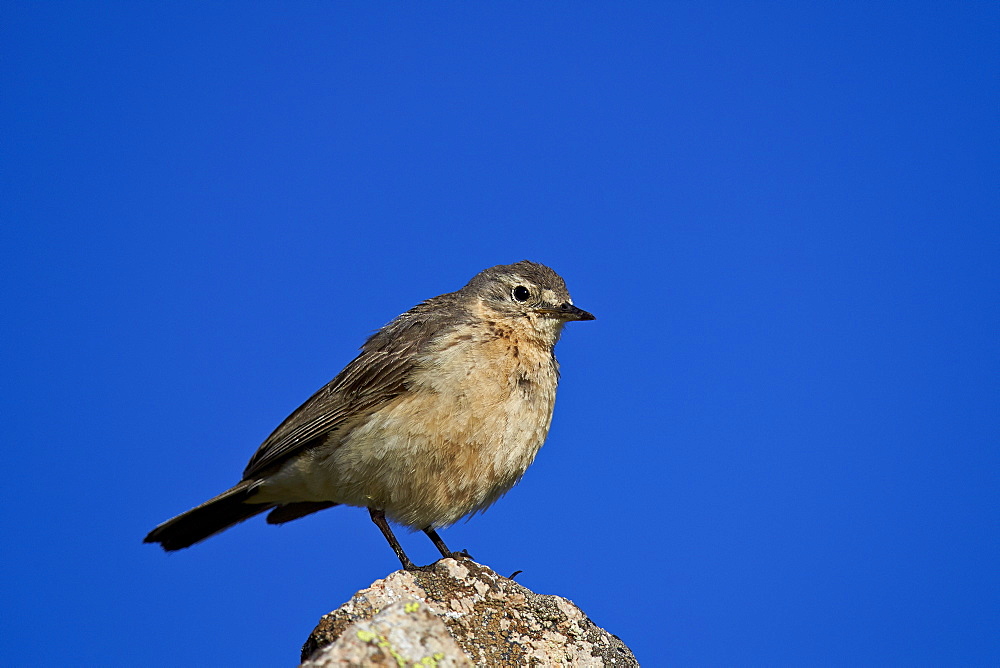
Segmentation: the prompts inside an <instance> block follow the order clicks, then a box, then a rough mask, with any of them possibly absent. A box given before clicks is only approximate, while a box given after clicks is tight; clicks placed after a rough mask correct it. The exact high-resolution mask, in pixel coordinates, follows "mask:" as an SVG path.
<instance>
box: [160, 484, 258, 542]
mask: <svg viewBox="0 0 1000 668" xmlns="http://www.w3.org/2000/svg"><path fill="white" fill-rule="evenodd" d="M253 487H254V482H253V481H243V482H241V483H240V484H238V485H236V486H235V487H233V488H232V489H228V490H226V491H225V492H223V493H222V494H220V495H218V496H217V497H215V498H214V499H209V500H208V501H206V502H205V503H203V504H201V505H200V506H197V507H195V508H192V509H191V510H189V511H187V512H186V513H181V514H180V515H178V516H177V517H174V518H173V519H169V520H167V521H166V522H164V523H163V524H161V525H160V526H158V527H156V528H155V529H153V530H152V531H150V532H149V535H148V536H146V538H145V539H144V540H143V542H144V543H159V544H160V545H162V546H163V549H164V550H167V551H168V552H170V551H173V550H180V549H182V548H185V547H190V546H191V545H194V544H195V543H197V542H198V541H202V540H205V539H206V538H208V537H209V536H213V535H215V534H217V533H219V532H220V531H223V530H225V529H228V528H229V527H231V526H233V525H234V524H238V523H239V522H242V521H243V520H246V519H249V518H251V517H253V516H254V515H258V514H260V513H262V512H264V511H265V510H268V509H269V508H273V507H274V505H275V504H273V503H247V501H248V499H249V498H250V496H251V495H252V494H253V492H254V489H253Z"/></svg>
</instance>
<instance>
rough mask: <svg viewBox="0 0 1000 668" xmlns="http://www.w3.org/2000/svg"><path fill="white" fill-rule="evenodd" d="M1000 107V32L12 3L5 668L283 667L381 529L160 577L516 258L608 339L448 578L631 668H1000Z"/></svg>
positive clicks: (920, 11)
mask: <svg viewBox="0 0 1000 668" xmlns="http://www.w3.org/2000/svg"><path fill="white" fill-rule="evenodd" d="M998 67H1000V9H998V7H997V5H996V3H990V2H962V3H952V2H941V3H905V4H904V3H841V2H837V3H833V2H818V3H817V2H811V3H797V2H763V3H727V2H705V3H702V2H699V3H691V2H677V3H673V2H671V3H593V2H580V3H562V2H556V3H522V2H511V3H452V2H440V3H401V2H390V3H371V2H350V3H320V2H298V3H252V4H250V3H168V4H163V3H145V2H129V3H90V2H86V3H85V2H68V3H33V2H5V3H3V5H2V7H0V77H2V78H0V90H3V95H2V102H0V118H2V126H0V127H2V133H3V134H2V141H0V145H2V150H0V161H2V164H0V171H2V174H3V178H2V179H0V216H2V220H3V225H2V228H0V254H2V255H0V260H2V262H3V269H4V271H3V290H2V291H0V292H2V296H0V299H2V303H0V306H2V313H3V321H4V327H3V330H2V332H3V334H2V336H3V341H2V346H0V363H2V368H3V377H4V379H5V382H4V384H3V388H2V392H3V406H4V414H5V416H6V420H5V426H6V432H7V434H8V436H7V439H6V453H7V454H6V465H7V466H6V468H7V471H8V475H7V477H6V479H5V483H4V485H3V491H2V498H3V500H4V502H3V504H2V506H0V533H2V535H3V537H4V538H3V543H2V545H3V555H4V566H5V568H4V576H3V586H2V588H0V598H2V601H3V609H4V610H5V611H6V612H5V614H4V615H3V616H2V619H0V658H2V659H3V662H4V663H6V664H9V665H22V666H27V665H40V666H41V665H86V664H91V665H98V664H99V665H108V666H111V665H121V666H125V665H129V666H134V665H146V666H156V665H163V666H176V665H290V664H293V663H294V661H295V660H296V658H297V652H298V648H299V646H300V645H301V643H302V642H303V641H304V640H305V638H306V636H307V635H308V633H309V631H310V630H311V629H312V627H313V625H314V624H315V622H316V621H317V620H318V619H319V617H320V616H321V615H322V614H324V613H325V612H327V611H329V610H331V609H333V608H335V607H336V606H338V605H339V604H341V603H342V602H344V601H345V600H347V599H348V598H349V597H350V596H351V595H352V594H353V593H354V591H356V590H357V589H359V588H362V587H364V586H366V585H367V584H369V583H370V582H371V581H373V580H375V579H376V578H379V577H382V576H384V575H386V574H388V573H389V572H390V571H392V570H394V569H395V568H397V567H398V563H397V562H396V560H395V557H394V556H393V554H392V552H391V551H390V550H389V548H388V547H387V546H386V545H385V543H384V541H383V539H382V537H381V536H380V535H379V533H378V531H377V530H376V528H375V527H374V526H373V525H372V524H371V522H370V521H369V520H368V517H367V514H366V513H365V512H364V511H361V510H357V509H350V508H337V509H333V510H329V511H325V512H323V513H320V514H317V515H315V516H312V517H309V518H307V519H304V520H301V521H299V522H295V523H292V524H290V525H287V526H284V527H272V526H267V525H265V523H264V522H263V521H260V520H259V518H258V520H257V521H251V522H249V523H247V524H244V525H241V526H239V527H237V528H235V529H233V530H230V531H228V532H226V533H224V534H222V535H220V536H217V537H215V538H213V539H211V540H209V541H207V542H206V543H204V544H201V545H198V546H196V547H194V548H192V549H190V550H186V551H183V552H181V553H177V554H170V555H167V554H164V553H163V552H162V551H160V550H158V549H157V548H155V547H153V546H150V545H143V544H142V543H141V540H142V537H143V536H144V535H145V534H146V532H147V531H148V530H149V529H150V528H152V527H153V526H154V525H155V524H157V523H158V522H160V521H162V520H164V519H166V518H167V517H170V516H172V515H173V514H175V513H178V512H180V511H182V510H185V509H187V508H189V507H190V506H192V505H194V504H196V503H198V502H200V501H202V500H204V499H206V498H208V497H209V496H212V495H213V494H215V493H217V492H219V491H221V490H222V489H224V488H226V487H228V486H229V485H231V484H232V483H234V482H235V481H236V480H237V479H238V478H239V475H240V472H241V471H242V469H243V466H244V465H245V463H246V461H247V459H248V458H249V457H250V455H251V454H252V453H253V451H254V449H255V448H256V447H257V445H258V444H259V443H260V442H261V441H262V440H263V439H264V438H265V437H266V436H267V435H268V433H270V431H271V429H273V428H274V427H275V426H276V425H277V424H278V423H279V422H280V421H281V420H282V419H283V418H284V417H285V416H286V415H287V414H288V413H289V412H290V411H291V410H292V409H294V408H295V407H296V406H298V405H299V403H301V402H302V401H303V400H304V399H305V398H307V397H308V396H309V395H310V394H311V393H312V392H313V391H314V390H315V389H317V388H318V387H320V386H321V385H323V384H324V383H325V382H326V381H328V380H329V379H330V378H332V377H333V375H334V374H336V372H337V371H339V369H340V368H341V367H342V366H343V365H344V364H345V363H346V362H347V361H349V360H350V359H351V358H352V357H353V355H354V352H355V350H356V348H357V347H358V346H359V345H360V344H361V342H362V341H363V340H364V338H365V337H366V336H367V335H368V334H369V333H370V332H372V331H373V330H374V329H376V328H378V327H379V326H381V325H382V324H384V323H385V322H387V321H388V320H390V319H391V318H392V317H394V316H395V315H396V314H398V313H399V312H401V311H403V310H405V309H407V308H409V307H411V306H412V305H414V304H416V303H417V302H419V301H420V300H422V299H424V298H427V297H430V296H432V295H436V294H440V293H444V292H449V291H451V290H455V289H457V288H459V287H461V286H462V285H463V284H464V283H465V282H466V281H467V280H468V279H469V278H470V277H471V276H472V275H473V274H475V273H476V272H478V271H479V270H481V269H483V268H485V267H487V266H491V265H494V264H501V263H509V262H514V261H517V260H521V259H525V258H527V259H531V260H535V261H538V262H543V263H546V264H549V265H551V266H552V267H554V268H555V269H556V270H557V271H559V272H560V273H561V274H563V276H564V277H565V278H566V280H567V283H568V285H569V288H570V290H571V291H572V293H573V296H574V299H575V301H576V303H577V304H578V305H580V306H581V307H583V308H586V309H587V310H590V311H592V312H593V313H594V314H596V315H597V317H598V319H597V320H596V321H594V322H586V323H572V324H570V325H569V326H568V327H567V328H566V331H565V334H564V337H563V340H562V342H561V343H560V344H559V347H558V349H557V352H558V354H559V357H560V360H561V362H562V369H563V376H562V386H561V388H560V395H559V400H558V402H557V406H556V415H555V420H554V424H553V428H552V431H551V434H550V437H549V440H548V442H547V444H546V445H545V447H544V448H543V449H542V450H541V452H540V454H539V457H538V459H537V460H536V462H535V465H534V466H533V467H532V468H531V469H530V470H529V472H528V474H527V475H526V476H525V478H524V480H523V481H522V483H521V484H520V485H519V486H518V487H516V488H515V489H514V490H513V491H511V492H510V493H509V494H508V495H507V496H506V497H505V498H504V499H502V500H501V501H500V502H499V503H498V504H497V505H496V506H494V507H493V508H492V509H490V510H489V511H488V512H487V513H485V514H484V515H481V516H477V517H475V518H473V519H472V520H471V521H469V522H467V523H464V522H463V523H460V524H458V525H456V526H455V527H453V528H451V529H448V530H446V531H444V532H443V533H442V536H443V538H444V539H445V540H446V541H447V542H448V544H449V545H451V546H452V547H454V548H456V549H460V548H467V549H468V550H469V551H470V552H471V553H472V554H473V555H474V556H475V557H476V558H477V559H478V560H479V561H481V562H483V563H485V564H487V565H490V566H491V567H493V568H495V569H496V570H497V571H498V572H500V573H504V574H506V573H510V572H512V571H515V570H523V573H522V574H521V575H520V576H519V577H518V581H519V582H521V583H523V584H524V585H526V586H528V587H530V588H532V589H533V590H535V591H538V592H541V593H553V594H560V595H562V596H565V597H567V598H570V599H572V600H573V601H575V602H576V603H577V604H579V605H580V606H581V607H582V608H583V609H584V610H585V611H586V612H587V613H588V614H589V615H590V616H591V617H592V618H593V620H594V621H595V622H596V623H598V624H599V625H601V626H603V627H605V628H607V629H608V630H610V631H611V632H613V633H615V634H617V635H619V636H620V637H621V638H622V639H623V640H624V641H625V642H626V643H627V644H628V645H629V646H630V647H632V648H633V650H634V651H635V653H636V654H637V656H638V657H639V659H640V660H641V661H642V662H643V664H644V665H650V666H655V665H664V664H671V665H678V666H732V665H769V666H803V665H820V666H843V665H870V666H887V665H908V666H912V665H963V666H971V665H995V664H996V663H997V662H998V661H1000V649H998V643H997V640H996V638H997V637H1000V574H998V569H997V567H996V564H997V563H998V558H1000V554H998V552H1000V550H998V547H1000V545H998V544H1000V521H998V520H1000V517H998V515H1000V513H998V507H1000V503H998V502H1000V488H998V482H997V472H998V464H1000V449H998V445H1000V411H998V400H1000V392H998V390H1000V387H998V386H1000V381H998V378H1000V369H998V352H1000V351H998V348H1000V345H998V342H1000V337H998V333H1000V327H998V325H1000V308H998V307H1000V304H998V301H1000V300H998V292H1000V280H998V279H1000V276H998V266H1000V223H998V216H997V212H998V205H1000V188H998V178H997V177H998V174H1000V169H998V168H1000V150H998V149H1000V131H998V122H997V121H998V118H997V116H998V114H997V110H998V102H1000V95H998V92H1000V90H998V79H997V71H998ZM402 540H403V542H404V545H405V547H406V549H407V550H408V551H409V552H410V554H411V556H412V557H413V558H414V559H415V560H416V561H418V562H421V563H427V562H429V561H431V560H433V558H434V556H435V552H434V548H433V547H432V546H431V544H430V543H429V541H427V540H426V539H425V538H424V537H423V536H422V535H419V534H416V535H404V536H403V538H402Z"/></svg>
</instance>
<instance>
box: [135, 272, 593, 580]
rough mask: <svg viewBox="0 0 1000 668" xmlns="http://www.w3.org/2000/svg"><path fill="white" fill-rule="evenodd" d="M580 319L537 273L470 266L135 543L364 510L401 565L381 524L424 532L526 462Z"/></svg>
mask: <svg viewBox="0 0 1000 668" xmlns="http://www.w3.org/2000/svg"><path fill="white" fill-rule="evenodd" d="M594 319H595V318H594V316H593V315H592V314H591V313H588V312H587V311H584V310H583V309H580V308H578V307H577V306H575V305H574V304H573V300H572V299H571V298H570V295H569V292H568V291H567V289H566V283H565V281H564V280H563V279H562V277H561V276H559V274H557V273H556V272H555V271H554V270H552V269H551V268H549V267H547V266H545V265H543V264H537V263H535V262H531V261H528V260H522V261H521V262H516V263H514V264H509V265H497V266H495V267H490V268H488V269H485V270H483V271H481V272H479V273H478V274H476V275H475V276H474V277H473V278H472V279H471V280H470V281H469V282H468V283H467V284H466V285H465V286H464V287H463V288H461V289H460V290H457V291H455V292H450V293H447V294H443V295H440V296H437V297H433V298H431V299H427V300H425V301H423V302H421V303H419V304H417V305H416V306H414V307H413V308H411V309H410V310H408V311H406V312H405V313H402V314H401V315H399V316H397V317H396V318H395V319H393V320H392V321H391V322H389V323H388V324H386V325H385V326H384V327H382V328H381V329H379V330H378V331H376V332H375V333H374V334H372V335H371V336H370V337H369V338H368V339H367V341H366V342H365V343H364V345H363V346H362V347H361V349H360V353H359V354H358V355H357V357H355V358H354V360H353V361H351V362H350V363H348V365H347V366H346V367H344V369H343V371H341V372H340V373H339V374H337V376H336V377H334V379H333V380H331V381H330V382H329V383H327V384H326V385H325V386H323V387H322V388H320V390H319V391H317V392H316V393H315V394H313V395H312V397H310V398H309V399H308V400H307V401H306V402H305V403H303V404H302V405H301V406H300V407H299V408H298V409H297V410H295V411H294V412H293V413H292V414H291V415H289V416H288V417H287V418H286V419H285V420H284V421H283V422H282V423H281V424H280V425H278V427H277V428H276V429H275V430H274V432H273V433H272V434H271V435H270V436H268V437H267V439H265V440H264V442H263V443H262V444H261V445H260V447H259V448H258V449H257V451H256V452H255V453H254V455H253V456H252V457H251V458H250V461H249V463H248V464H247V466H246V468H245V469H244V471H243V476H242V479H241V480H240V481H239V482H238V483H237V484H236V485H234V486H233V487H231V488H229V489H227V490H226V491H224V492H222V493H221V494H219V495H218V496H215V497H213V498H211V499H209V500H208V501H205V502H204V503H202V504H201V505H198V506H196V507H194V508H192V509H191V510H188V511H187V512H184V513H182V514H180V515H178V516H176V517H174V518H172V519H169V520H167V521H165V522H163V523H162V524H160V525H159V526H157V527H156V528H155V529H153V530H152V531H150V532H149V534H148V535H147V536H146V537H145V539H144V542H146V543H159V544H160V546H162V547H163V549H164V550H166V551H174V550H180V549H182V548H186V547H189V546H191V545H194V544H195V543H198V542H200V541H202V540H204V539H206V538H208V537H210V536H213V535H215V534H217V533H219V532H221V531H223V530H225V529H227V528H229V527H231V526H233V525H235V524H238V523H240V522H242V521H244V520H247V519H249V518H251V517H254V516H255V515H258V514H260V513H264V512H268V511H269V512H268V515H267V522H268V523H269V524H284V523H285V522H289V521H292V520H295V519H299V518H301V517H304V516H306V515H310V514H312V513H314V512H317V511H320V510H324V509H326V508H330V507H333V506H337V505H346V506H356V507H360V508H367V509H368V512H369V515H370V517H371V519H372V521H373V522H374V523H375V525H376V526H378V528H379V529H380V530H381V532H382V534H383V536H384V537H385V539H386V540H387V541H388V543H389V545H390V547H392V549H393V551H394V552H395V554H396V557H397V558H398V559H399V561H400V563H401V564H402V566H403V568H404V569H407V570H412V569H414V568H416V566H415V565H414V563H413V562H412V561H411V560H410V558H409V557H408V556H407V555H406V553H405V552H404V551H403V548H402V546H401V545H400V543H399V541H398V540H397V539H396V536H395V535H394V534H393V531H392V529H391V527H390V526H389V521H391V522H393V523H395V524H398V525H401V526H404V527H407V528H409V529H411V530H421V531H423V532H424V533H425V534H426V535H427V536H428V537H429V538H430V539H431V541H432V542H433V544H434V545H435V547H436V548H437V549H438V550H439V551H440V552H441V555H442V557H467V556H468V554H467V553H466V552H461V553H456V552H451V551H450V550H449V549H448V547H447V545H445V543H444V541H443V540H442V539H441V537H440V536H439V535H438V533H437V530H438V529H441V528H445V527H448V526H450V525H452V524H454V523H455V522H456V521H458V520H459V519H462V518H463V517H467V516H470V515H472V514H475V513H477V512H482V511H484V510H486V508H487V507H489V506H490V505H492V504H493V503H494V502H495V501H496V500H497V499H498V498H499V497H500V496H502V495H503V494H505V493H506V492H507V491H508V490H510V489H511V487H513V486H514V485H515V484H516V483H517V482H518V481H519V480H520V479H521V476H522V475H524V473H525V471H526V470H527V468H528V466H529V465H530V464H531V463H532V461H534V459H535V455H536V454H537V452H538V449H539V448H540V447H541V446H542V444H543V443H544V441H545V439H546V437H547V435H548V432H549V426H550V424H551V421H552V412H553V406H554V403H555V398H556V386H557V385H558V382H559V365H558V362H557V361H556V357H555V350H554V349H555V345H556V342H557V341H558V340H559V337H560V334H561V332H562V329H563V326H564V325H565V324H566V323H567V322H571V321H577V320H580V321H582V320H594Z"/></svg>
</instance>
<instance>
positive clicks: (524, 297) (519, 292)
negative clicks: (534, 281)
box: [511, 285, 531, 302]
mask: <svg viewBox="0 0 1000 668" xmlns="http://www.w3.org/2000/svg"><path fill="white" fill-rule="evenodd" d="M511 296H513V297H514V300H515V301H519V302H526V301H528V297H530V296H531V290H529V289H528V288H526V287H524V286H523V285H519V286H517V287H516V288H514V290H513V292H511Z"/></svg>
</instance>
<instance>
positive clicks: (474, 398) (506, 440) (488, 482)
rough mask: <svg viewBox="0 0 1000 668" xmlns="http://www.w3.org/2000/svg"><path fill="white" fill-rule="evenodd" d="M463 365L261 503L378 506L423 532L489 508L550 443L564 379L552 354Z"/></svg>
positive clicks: (421, 379) (277, 481)
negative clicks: (505, 362)
mask: <svg viewBox="0 0 1000 668" xmlns="http://www.w3.org/2000/svg"><path fill="white" fill-rule="evenodd" d="M456 352H458V353H460V352H462V351H461V350H459V351H456ZM480 359H481V358H480ZM453 361H455V362H456V364H450V365H448V369H450V370H451V371H452V373H448V372H447V370H442V368H440V366H439V367H437V368H429V369H427V370H426V371H425V372H424V374H423V375H422V376H417V377H416V378H415V379H414V385H415V387H414V389H413V390H412V391H411V392H409V393H407V394H405V395H401V396H400V397H398V398H396V399H395V400H393V401H392V402H390V403H389V404H386V405H385V406H383V407H382V408H380V409H379V410H378V411H377V412H376V413H375V414H374V415H372V416H371V417H370V418H368V419H367V420H366V421H363V422H362V423H360V424H359V425H358V426H356V427H355V428H354V429H353V430H351V431H350V432H349V433H347V434H344V435H343V436H340V435H336V436H337V438H336V440H333V439H331V441H330V442H329V443H328V444H327V445H326V446H321V447H319V448H316V449H314V450H312V451H311V452H308V453H304V454H303V455H302V456H300V457H298V458H296V459H293V460H292V461H290V462H288V463H287V464H286V465H285V466H284V467H282V469H281V470H280V471H279V472H278V473H276V474H275V475H274V476H272V477H271V478H270V479H268V480H267V481H266V482H265V483H264V484H263V486H262V487H261V488H260V492H259V493H258V495H257V496H256V497H255V499H254V500H255V501H257V500H260V501H273V502H278V503H290V502H294V501H335V502H337V503H343V504H348V505H353V506H370V507H374V508H381V509H383V510H385V512H386V515H387V516H388V517H389V518H390V519H392V520H394V521H395V522H398V523H400V524H402V525H405V526H409V527H412V528H415V529H422V528H425V527H442V526H447V525H449V524H452V523H454V522H455V521H457V520H459V519H460V518H462V517H463V516H465V515H468V514H469V513H472V512H475V511H477V510H482V509H485V508H486V507H487V506H489V505H490V504H491V503H493V502H494V501H495V500H496V499H497V498H499V497H500V496H501V495H502V494H503V493H504V492H506V491H507V490H509V489H510V488H511V487H512V486H513V485H514V484H515V483H516V482H517V481H518V479H520V477H521V475H522V474H523V473H524V472H525V470H526V469H527V468H528V466H529V465H530V464H531V462H532V461H533V460H534V458H535V454H536V453H537V452H538V449H539V448H540V447H541V445H542V443H543V442H544V441H545V437H546V435H547V434H548V429H549V424H550V422H551V418H552V407H553V404H554V401H555V388H556V372H555V368H554V363H553V362H552V358H551V356H550V355H549V356H546V357H545V358H543V359H539V360H537V361H532V360H524V359H522V360H520V361H519V363H518V364H516V365H514V366H513V367H511V366H509V365H507V366H506V368H503V366H501V365H496V364H495V365H483V364H482V363H480V364H479V365H471V364H469V363H466V364H464V365H463V364H458V363H457V362H459V361H461V360H453ZM526 364H528V365H529V366H526Z"/></svg>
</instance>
